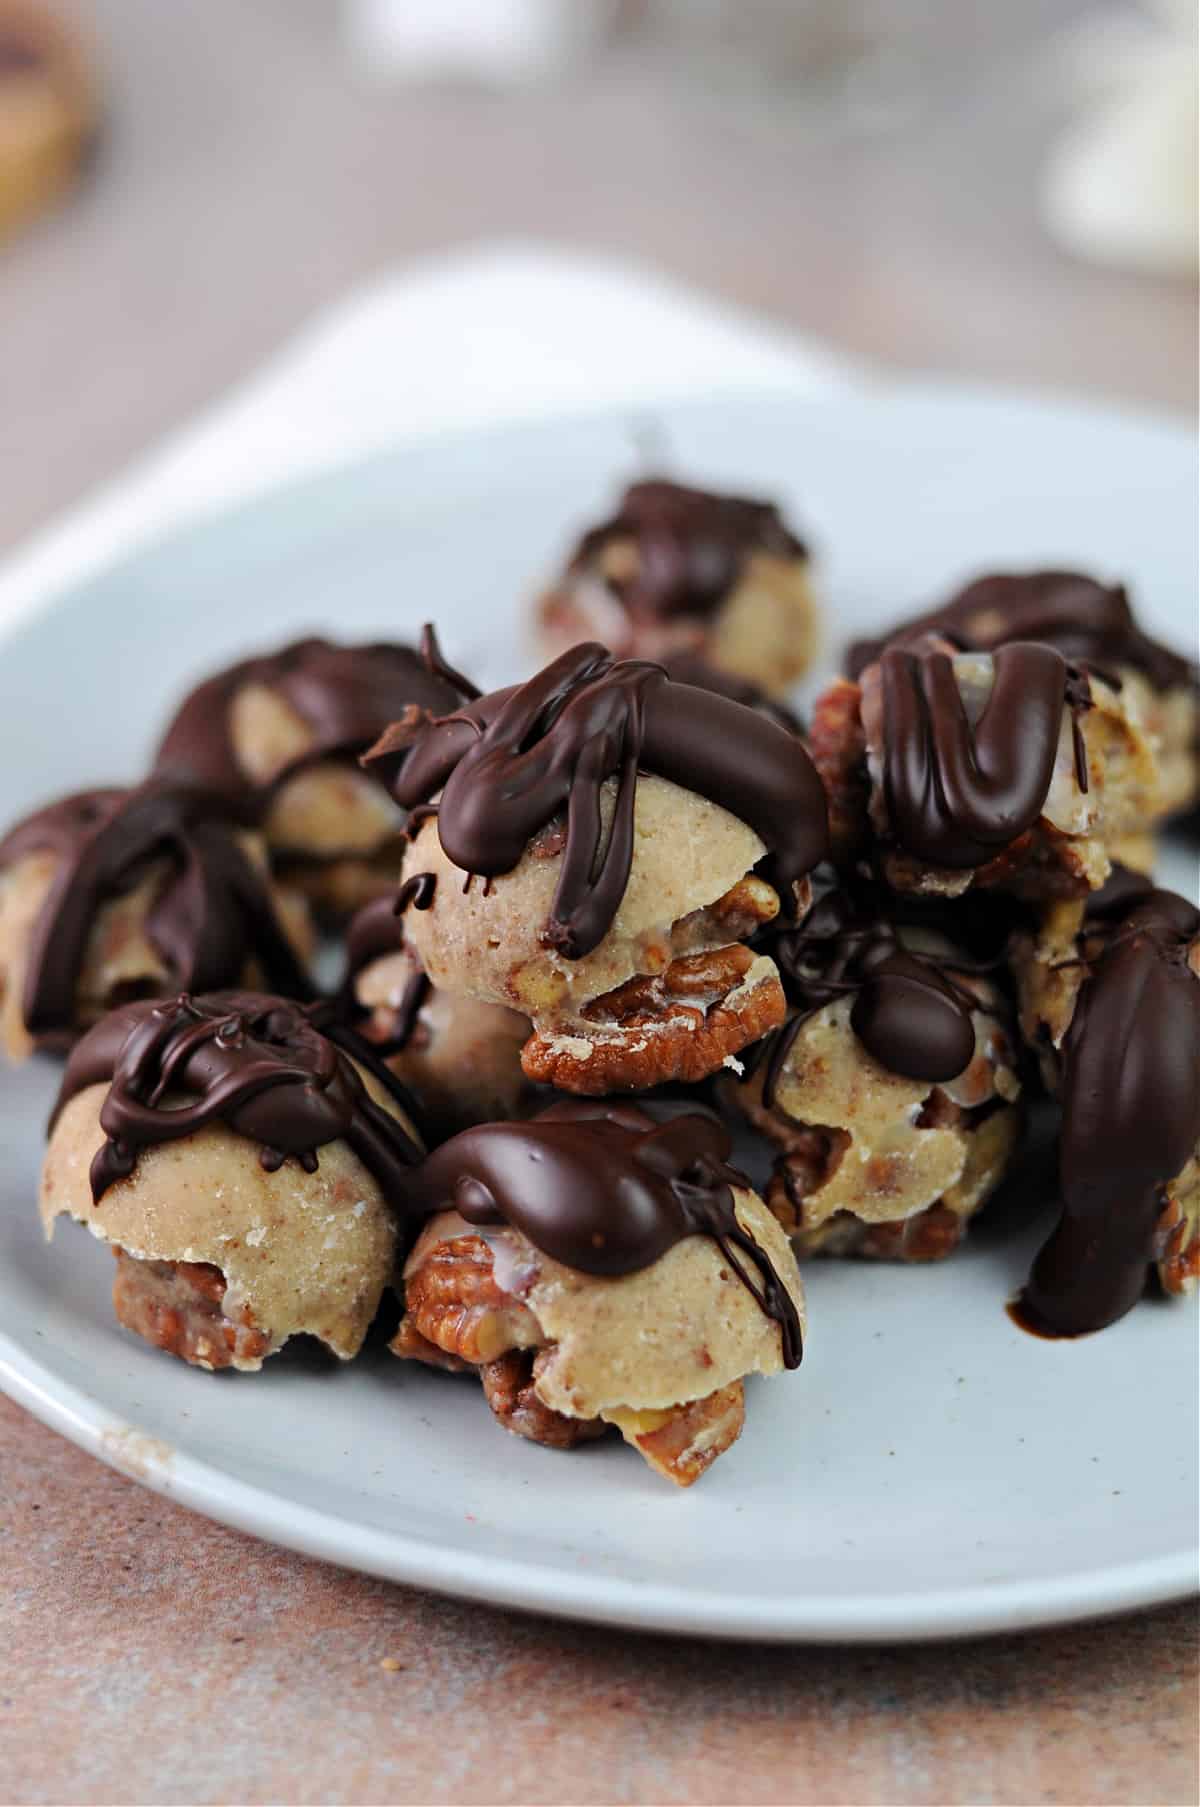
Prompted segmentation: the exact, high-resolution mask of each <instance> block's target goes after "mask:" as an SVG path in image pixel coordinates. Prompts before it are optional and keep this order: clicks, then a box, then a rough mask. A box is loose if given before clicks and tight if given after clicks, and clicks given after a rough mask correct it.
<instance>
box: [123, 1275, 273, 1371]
mask: <svg viewBox="0 0 1200 1807" xmlns="http://www.w3.org/2000/svg"><path fill="white" fill-rule="evenodd" d="M113 1254H114V1255H115V1256H116V1261H117V1272H116V1275H115V1277H114V1279H113V1310H114V1311H115V1312H116V1315H117V1322H118V1323H120V1324H123V1325H124V1326H125V1328H126V1330H132V1331H133V1332H134V1334H135V1335H137V1336H140V1337H144V1338H145V1340H146V1341H147V1342H148V1343H152V1344H153V1345H154V1347H155V1348H156V1349H163V1350H165V1351H166V1352H167V1354H169V1355H175V1356H178V1357H179V1359H180V1361H185V1362H190V1363H191V1365H192V1366H193V1367H196V1368H209V1369H214V1370H215V1369H218V1368H230V1367H234V1366H237V1367H245V1368H257V1367H258V1366H259V1365H260V1364H261V1362H262V1360H263V1358H264V1356H266V1355H269V1354H270V1351H271V1338H270V1335H269V1334H268V1333H267V1332H265V1331H263V1330H261V1329H260V1328H259V1326H258V1325H257V1324H256V1323H255V1322H254V1319H253V1317H252V1316H251V1314H250V1312H249V1310H248V1309H247V1308H246V1307H245V1306H242V1307H241V1308H240V1310H239V1311H238V1312H237V1313H236V1314H227V1313H226V1311H225V1292H226V1280H225V1276H224V1274H223V1273H222V1272H221V1270H220V1268H218V1267H212V1266H210V1265H209V1264H208V1263H207V1262H200V1261H139V1260H138V1259H137V1257H136V1256H134V1255H130V1254H127V1253H126V1251H125V1250H124V1249H121V1248H114V1249H113Z"/></svg>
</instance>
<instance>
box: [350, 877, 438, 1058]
mask: <svg viewBox="0 0 1200 1807" xmlns="http://www.w3.org/2000/svg"><path fill="white" fill-rule="evenodd" d="M421 876H422V877H423V878H428V877H429V874H428V873H423V874H421ZM411 882H412V881H411V880H410V881H409V883H411ZM402 889H403V887H402ZM403 946H404V929H403V927H402V926H401V922H400V917H399V914H398V911H397V905H396V904H395V903H394V902H393V901H392V899H391V898H390V897H376V898H373V899H372V900H371V902H370V903H369V904H364V906H363V908H362V909H361V910H360V911H359V912H358V914H357V916H355V918H354V920H353V922H352V923H351V924H350V927H349V930H348V931H347V935H346V976H345V978H344V979H343V981H342V987H341V990H340V992H339V994H338V1004H337V1012H338V1016H339V1018H340V1019H342V1020H346V1021H351V1022H353V1021H354V1019H355V1018H356V1017H360V1016H362V1015H363V1013H364V1006H363V1005H362V1004H360V1003H359V1000H358V994H357V991H356V989H355V981H356V979H357V978H358V975H359V973H361V972H362V971H363V970H364V968H366V967H368V966H371V965H373V964H374V962H375V961H376V960H384V959H387V958H388V956H389V955H391V954H398V953H399V952H400V950H401V948H402V947H403ZM410 961H411V970H410V971H409V974H408V977H407V978H406V979H405V981H404V989H403V991H402V992H401V994H400V997H399V999H398V1000H397V1002H396V1004H395V1006H394V1008H393V1009H392V1010H391V1013H390V1015H391V1022H390V1023H389V1024H388V1027H387V1029H386V1031H385V1032H384V1033H383V1034H379V1035H377V1034H376V1033H375V1030H374V1028H373V1027H372V1028H371V1030H370V1032H369V1034H370V1042H371V1046H372V1047H373V1048H374V1049H375V1050H376V1052H377V1053H379V1054H383V1055H387V1054H397V1053H399V1052H400V1050H401V1049H402V1048H406V1047H407V1046H408V1044H409V1042H410V1041H411V1039H412V1033H413V1030H414V1029H415V1028H416V1026H417V1019H418V1017H419V1016H420V1013H421V1007H422V1005H423V1004H424V1003H425V1000H426V999H427V998H428V996H429V993H430V991H431V989H432V987H431V985H430V982H429V978H428V976H427V975H426V973H425V972H424V970H423V969H422V967H421V965H420V963H419V962H418V961H417V960H416V957H415V955H410Z"/></svg>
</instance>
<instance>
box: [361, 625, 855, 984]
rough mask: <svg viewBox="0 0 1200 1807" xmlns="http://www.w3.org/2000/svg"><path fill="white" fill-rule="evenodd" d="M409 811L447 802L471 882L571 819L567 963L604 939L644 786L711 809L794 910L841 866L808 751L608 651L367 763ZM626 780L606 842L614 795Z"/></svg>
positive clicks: (392, 742) (426, 725) (560, 901)
mask: <svg viewBox="0 0 1200 1807" xmlns="http://www.w3.org/2000/svg"><path fill="white" fill-rule="evenodd" d="M364 764H366V765H367V766H368V767H369V768H370V769H372V770H375V771H377V772H378V773H379V774H380V776H381V777H382V778H383V779H384V781H385V782H386V783H387V784H388V785H389V786H390V788H391V792H392V795H393V796H394V797H395V799H396V801H397V802H398V803H399V804H401V805H402V807H404V808H405V809H415V808H417V807H419V806H420V805H422V804H427V803H429V801H430V799H431V798H433V797H435V796H437V795H438V793H439V792H440V793H441V800H440V803H439V804H438V813H437V822H438V834H439V838H440V840H441V844H442V847H443V849H444V851H445V853H446V855H447V857H448V858H449V859H451V860H452V861H453V862H454V864H455V865H456V866H458V867H459V868H460V869H461V870H462V871H463V872H465V873H467V874H470V873H473V872H478V873H481V874H482V875H483V876H485V877H488V878H495V877H499V876H500V875H501V874H502V873H505V872H511V870H512V869H513V867H514V866H515V865H516V864H517V862H518V861H519V860H520V858H521V856H522V854H523V853H524V851H525V848H526V846H527V844H528V842H529V840H530V839H531V837H532V836H533V835H534V834H536V833H537V831H538V830H539V829H541V828H544V827H545V826H546V825H547V823H549V822H550V821H551V820H552V819H553V818H554V817H555V816H556V815H557V814H558V812H559V811H560V810H563V809H565V811H566V830H567V832H566V846H565V849H564V852H563V856H562V864H561V867H560V870H559V878H558V886H557V889H556V891H555V895H554V902H553V906H552V909H551V914H550V920H549V923H548V925H547V929H546V938H547V941H548V942H549V943H550V945H552V946H554V947H556V948H557V949H558V950H559V951H560V952H561V953H562V954H563V956H564V957H565V958H566V959H569V960H578V959H581V958H582V957H583V956H584V955H585V954H589V953H590V952H591V951H592V949H593V948H594V947H596V946H597V945H598V943H599V942H600V941H601V940H602V939H603V938H604V936H605V934H606V933H607V932H608V929H609V926H610V925H611V923H612V919H613V916H614V915H615V913H616V911H617V908H618V906H619V904H620V902H621V898H622V897H623V896H624V894H625V886H626V884H627V882H628V879H629V872H630V867H631V864H632V860H633V824H634V797H635V792H636V788H637V776H638V773H639V771H643V772H653V773H656V774H658V775H659V776H660V777H663V778H667V779H670V780H672V781H673V782H674V783H676V784H679V785H681V786H682V787H683V788H684V789H685V790H691V791H695V792H698V793H699V794H700V795H701V796H705V797H708V798H710V799H711V800H712V801H713V802H715V803H718V804H720V805H721V806H722V807H723V808H725V809H727V810H729V812H730V813H731V814H732V815H735V816H738V817H740V818H741V820H742V821H744V822H745V823H747V824H748V825H749V826H750V827H751V828H752V829H754V831H755V833H756V834H757V835H758V836H759V838H760V839H761V840H762V841H764V842H765V843H766V846H767V848H768V850H769V852H770V855H771V861H772V869H773V874H774V876H775V877H776V879H777V882H778V883H779V885H780V886H781V888H782V889H783V892H784V904H785V908H787V907H788V906H789V905H790V902H791V893H792V886H793V885H794V884H795V882H796V881H797V880H798V879H800V878H802V877H803V876H804V875H805V874H806V873H807V872H809V871H811V869H812V868H813V866H815V865H816V864H817V863H818V861H820V860H821V859H822V858H824V857H825V853H826V848H827V842H828V825H827V817H826V806H825V795H824V791H823V789H822V786H821V781H820V779H819V778H818V776H817V773H816V769H815V767H814V766H813V764H812V761H811V760H810V758H809V756H808V754H807V753H806V751H805V750H804V748H803V746H802V745H801V744H800V742H799V741H798V740H797V739H796V738H795V737H794V736H793V735H790V734H788V733H786V732H785V731H784V730H783V729H781V728H779V727H777V726H776V725H775V724H774V723H773V722H769V721H767V720H765V719H764V718H763V717H762V716H760V715H756V714H755V713H754V712H753V710H750V709H746V708H744V707H743V705H742V704H740V703H735V702H731V701H730V700H729V699H728V698H727V697H723V696H718V695H715V694H714V693H712V692H710V691H706V690H697V689H694V688H693V687H692V686H691V685H688V684H673V683H671V682H670V680H669V679H668V678H667V676H666V673H665V672H664V671H663V670H662V668H661V666H658V665H649V664H645V663H643V662H641V661H639V660H632V659H629V660H620V661H615V660H614V659H613V658H612V657H611V655H610V654H609V653H607V652H606V651H605V650H604V648H603V647H602V646H598V645H594V644H589V645H583V646H577V647H575V648H574V649H573V650H572V651H571V652H568V653H564V654H563V655H562V656H561V658H558V659H556V660H555V661H554V662H553V664H551V665H548V666H547V667H546V669H545V670H544V671H542V672H540V673H539V674H538V676H537V677H535V678H532V679H530V681H529V682H528V683H527V684H522V685H519V686H517V687H516V688H514V689H509V690H498V691H495V692H493V693H492V694H491V695H490V696H485V697H481V698H480V699H479V700H478V701H477V702H474V703H469V704H467V705H466V706H465V707H464V708H462V709H459V710H457V711H455V713H454V714H453V715H448V716H444V717H442V718H441V719H440V720H435V721H429V720H428V719H426V720H422V721H415V722H414V721H411V720H410V721H408V722H400V723H397V724H396V726H395V727H394V728H393V729H391V730H390V731H389V732H388V734H386V735H385V736H384V737H383V739H382V740H381V741H380V742H379V744H378V745H377V746H376V747H374V748H373V749H372V750H371V752H370V753H369V754H368V755H367V757H366V759H365V761H364ZM608 778H615V779H616V780H617V795H616V805H615V810H614V814H613V818H612V823H611V827H610V829H609V832H608V836H607V840H606V839H605V834H604V827H603V822H602V817H601V806H600V792H601V787H602V786H603V784H604V783H605V781H606V780H607V779H608Z"/></svg>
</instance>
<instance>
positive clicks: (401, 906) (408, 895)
mask: <svg viewBox="0 0 1200 1807" xmlns="http://www.w3.org/2000/svg"><path fill="white" fill-rule="evenodd" d="M436 891H437V873H436V872H414V873H413V875H412V877H411V878H406V879H405V881H404V883H403V884H402V885H401V887H400V889H399V890H398V891H397V893H396V896H395V900H394V901H393V902H390V903H389V908H390V909H391V912H392V915H393V916H403V914H404V912H405V910H407V909H410V908H411V909H414V910H428V909H429V908H430V906H431V904H432V903H433V899H434V895H435V893H436ZM383 901H385V902H388V900H387V899H384V900H383Z"/></svg>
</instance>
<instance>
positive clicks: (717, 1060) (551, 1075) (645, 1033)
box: [521, 948, 787, 1097]
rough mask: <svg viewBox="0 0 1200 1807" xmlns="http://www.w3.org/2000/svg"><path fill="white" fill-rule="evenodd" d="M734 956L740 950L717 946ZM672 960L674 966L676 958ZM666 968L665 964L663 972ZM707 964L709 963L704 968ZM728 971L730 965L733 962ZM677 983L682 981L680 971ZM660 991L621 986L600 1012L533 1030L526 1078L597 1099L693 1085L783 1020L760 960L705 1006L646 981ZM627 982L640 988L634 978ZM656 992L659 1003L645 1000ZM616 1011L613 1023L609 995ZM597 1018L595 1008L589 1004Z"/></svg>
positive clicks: (779, 990)
mask: <svg viewBox="0 0 1200 1807" xmlns="http://www.w3.org/2000/svg"><path fill="white" fill-rule="evenodd" d="M719 951H720V953H722V954H725V953H732V954H736V955H738V956H739V958H740V955H741V954H742V953H745V952H746V950H745V949H741V948H735V949H721V950H719ZM674 964H678V963H677V962H676V963H674ZM670 970H671V969H670V968H668V972H669V971H670ZM711 970H712V969H709V971H710V972H711ZM730 970H732V963H731V967H730ZM681 982H682V983H688V982H689V976H688V975H687V974H686V973H685V974H684V975H682V976H681ZM646 984H647V986H650V987H655V986H661V987H662V990H661V992H659V991H655V990H647V989H644V988H641V989H636V990H633V991H631V990H630V989H629V987H627V986H622V987H620V988H619V991H617V992H610V993H609V994H608V999H607V1000H597V1006H598V1005H599V1004H600V1003H601V1002H604V1003H605V1005H606V1010H605V1017H604V1020H602V1021H597V1022H596V1024H595V1028H594V1029H593V1028H592V1025H591V1023H590V1022H580V1023H578V1024H575V1025H572V1026H571V1027H570V1028H568V1029H564V1030H553V1029H547V1030H539V1031H537V1032H535V1034H533V1035H532V1036H531V1037H530V1039H529V1040H528V1041H527V1042H526V1044H525V1046H524V1048H523V1050H522V1052H521V1066H522V1068H523V1069H524V1072H525V1075H526V1077H527V1078H528V1079H532V1080H535V1081H537V1082H540V1083H541V1084H543V1085H552V1086H554V1087H556V1088H557V1089H558V1090H559V1091H561V1092H575V1093H578V1094H583V1095H584V1096H587V1097H600V1096H603V1094H604V1093H606V1092H630V1091H632V1092H642V1091H649V1090H650V1088H651V1087H652V1086H656V1085H665V1084H667V1083H669V1082H674V1081H684V1082H687V1083H694V1082H696V1081H698V1080H701V1079H706V1078H707V1077H708V1075H709V1074H710V1073H715V1072H716V1071H717V1070H718V1068H719V1067H721V1066H722V1065H723V1064H724V1062H725V1061H726V1060H727V1059H728V1057H729V1056H730V1055H736V1054H738V1053H740V1051H741V1050H742V1049H743V1048H745V1047H748V1046H749V1044H750V1043H751V1042H755V1041H758V1040H759V1038H760V1037H761V1036H764V1035H767V1034H768V1033H769V1032H770V1031H771V1030H772V1029H775V1028H777V1027H778V1026H779V1024H780V1023H782V1021H783V1019H784V1017H785V1016H786V1014H787V1004H786V1001H785V999H784V995H783V987H782V985H781V984H780V982H779V975H778V973H777V972H775V970H774V968H773V967H769V969H768V963H764V971H763V975H762V978H761V979H760V980H758V981H757V982H756V983H749V984H747V985H746V986H744V987H743V986H742V985H741V981H740V980H737V981H735V982H734V984H733V986H732V990H731V993H730V994H728V995H726V996H725V997H723V998H722V999H721V1000H720V1001H719V1002H717V1003H713V1004H710V1005H708V1006H707V1007H705V1006H704V1005H702V1004H697V1003H694V1002H687V1001H685V1000H684V999H683V998H681V997H671V996H670V995H669V994H668V993H667V991H666V980H665V977H664V979H662V980H649V981H646ZM630 985H632V986H634V987H641V981H638V980H632V981H630ZM659 997H661V1000H662V1002H661V1006H659V1007H657V1008H652V1007H651V1000H653V999H657V998H659ZM613 999H617V1000H618V1003H617V1005H616V1007H617V1008H619V1009H620V1010H621V1011H622V1017H621V1020H620V1021H615V1020H613V1018H612V1017H611V1016H610V1015H609V1014H608V1011H609V1009H611V1007H612V1005H611V1000H613ZM593 1010H595V1013H596V1015H597V1016H599V1010H598V1008H597V1007H596V1006H589V1016H590V1015H591V1014H592V1012H593Z"/></svg>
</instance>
